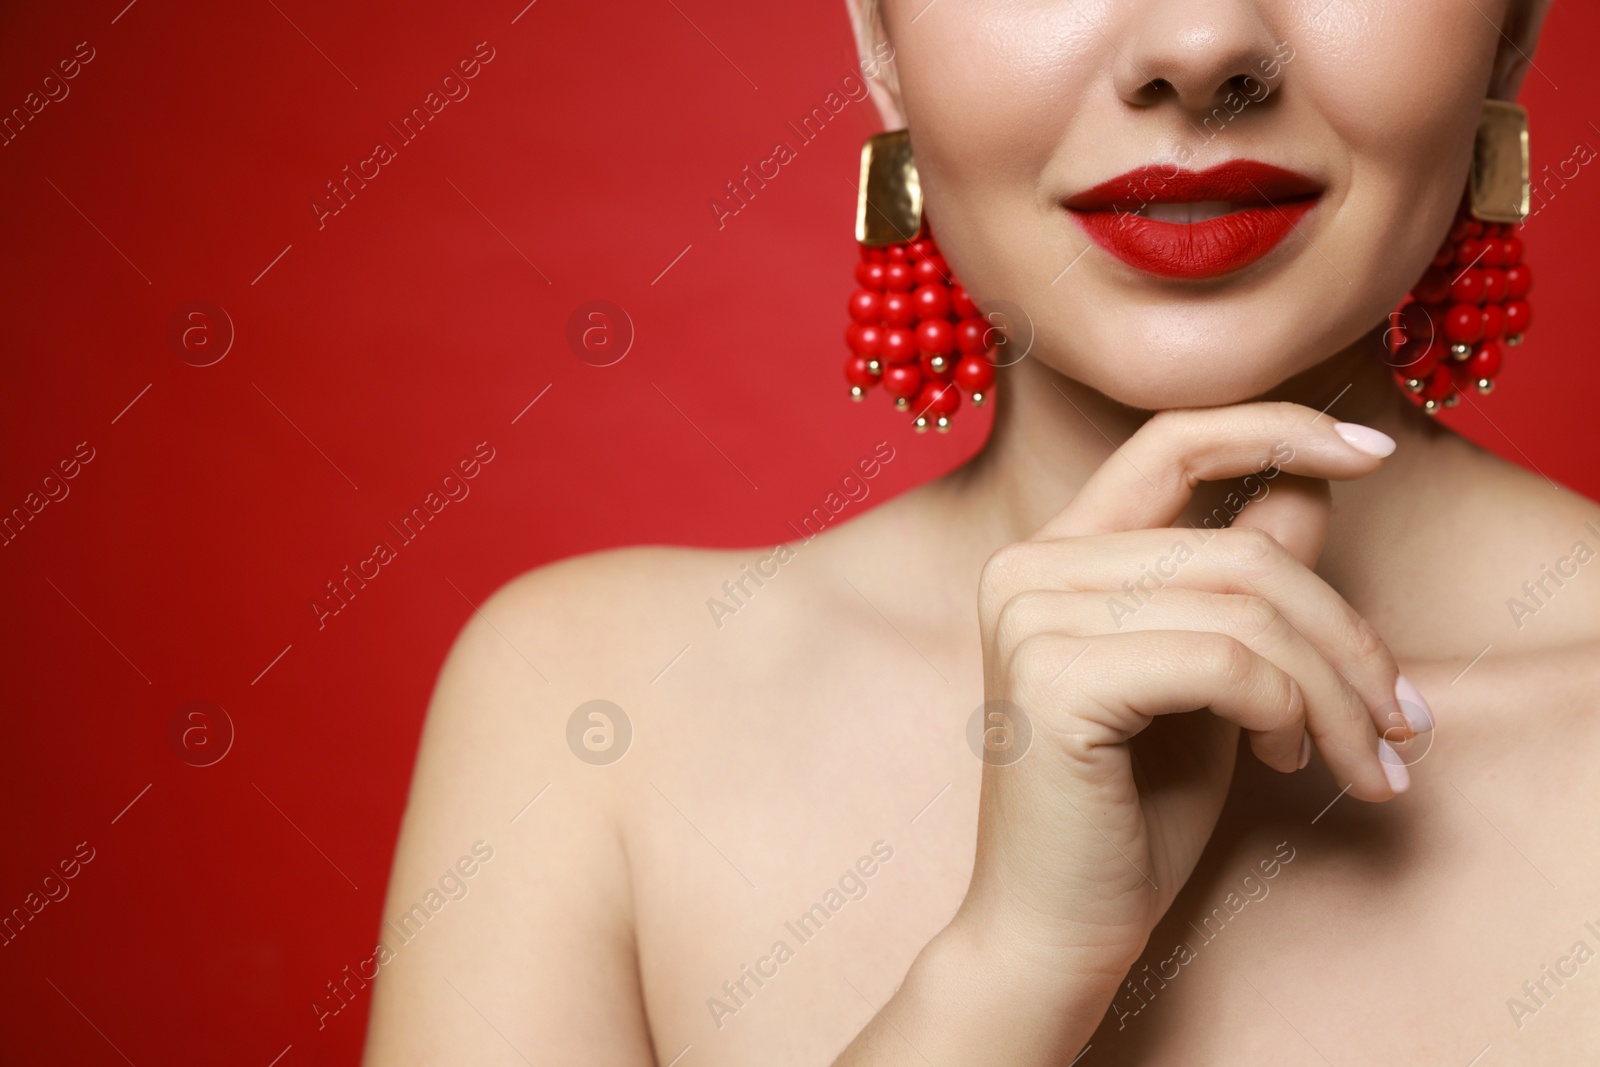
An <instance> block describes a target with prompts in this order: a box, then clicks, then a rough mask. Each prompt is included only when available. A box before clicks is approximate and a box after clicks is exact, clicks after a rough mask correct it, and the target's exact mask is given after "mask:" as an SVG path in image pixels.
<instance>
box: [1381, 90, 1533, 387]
mask: <svg viewBox="0 0 1600 1067" xmlns="http://www.w3.org/2000/svg"><path fill="white" fill-rule="evenodd" d="M1531 198H1532V182H1531V180H1530V176H1529V171H1528V113H1527V111H1526V110H1524V109H1523V108H1521V107H1518V106H1517V105H1516V104H1508V103H1505V102H1503V101H1498V100H1488V101H1485V102H1484V112H1483V118H1482V119H1481V120H1480V122H1479V125H1478V137H1477V142H1476V145H1475V147H1474V151H1473V165H1472V181H1471V184H1470V186H1469V188H1468V191H1467V195H1466V196H1465V197H1463V199H1462V203H1461V208H1460V210H1459V211H1458V212H1457V215H1456V220H1455V222H1454V223H1453V224H1452V225H1451V227H1450V232H1449V234H1448V235H1446V237H1445V240H1444V244H1443V245H1441V246H1440V248H1439V251H1438V253H1437V254H1435V255H1434V257H1433V262H1432V264H1430V265H1429V267H1428V269H1427V270H1426V271H1425V272H1424V273H1423V275H1422V278H1421V279H1420V280H1419V281H1418V282H1417V284H1416V285H1414V286H1412V288H1411V294H1410V297H1411V298H1410V300H1409V301H1408V302H1406V303H1405V304H1403V305H1402V306H1401V307H1400V309H1399V310H1397V311H1395V312H1394V313H1393V314H1392V315H1391V316H1390V328H1389V330H1388V332H1387V334H1386V337H1385V340H1386V341H1387V348H1388V353H1389V354H1388V361H1389V365H1390V366H1391V367H1392V368H1393V369H1394V374H1395V380H1396V381H1397V382H1399V383H1400V385H1401V387H1402V388H1403V389H1404V390H1405V391H1406V393H1407V394H1409V395H1410V396H1412V397H1413V398H1415V399H1416V401H1417V402H1418V403H1419V404H1420V405H1421V406H1422V408H1423V410H1425V411H1427V412H1428V414H1430V415H1433V414H1437V413H1438V411H1439V410H1440V408H1448V407H1455V406H1456V404H1458V403H1460V400H1461V394H1462V393H1464V392H1465V391H1466V390H1467V389H1468V388H1469V387H1471V388H1476V389H1477V390H1478V392H1480V393H1487V392H1489V391H1490V390H1492V389H1493V388H1494V378H1495V375H1497V374H1499V373H1500V366H1501V363H1502V361H1503V360H1504V358H1505V349H1506V348H1510V347H1514V346H1516V345H1518V344H1521V343H1522V335H1523V334H1524V333H1525V332H1526V331H1527V329H1528V326H1529V325H1530V323H1531V322H1532V318H1533V309H1532V307H1531V305H1529V303H1528V301H1527V296H1528V291H1529V290H1530V289H1531V288H1532V287H1533V273H1532V271H1531V270H1529V268H1528V265H1527V264H1526V263H1524V262H1523V261H1522V253H1523V248H1522V240H1521V239H1520V238H1518V237H1517V236H1516V235H1515V233H1513V228H1514V226H1515V224H1517V223H1519V222H1521V221H1522V219H1524V218H1526V217H1527V214H1528V208H1529V201H1530V200H1531Z"/></svg>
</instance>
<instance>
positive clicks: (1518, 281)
mask: <svg viewBox="0 0 1600 1067" xmlns="http://www.w3.org/2000/svg"><path fill="white" fill-rule="evenodd" d="M1532 288H1533V270H1532V268H1530V267H1529V266H1528V265H1527V264H1526V263H1519V264H1517V265H1516V266H1514V267H1507V268H1506V295H1507V296H1509V297H1510V298H1511V299H1513V300H1521V299H1522V298H1523V297H1525V296H1527V295H1528V290H1530V289H1532Z"/></svg>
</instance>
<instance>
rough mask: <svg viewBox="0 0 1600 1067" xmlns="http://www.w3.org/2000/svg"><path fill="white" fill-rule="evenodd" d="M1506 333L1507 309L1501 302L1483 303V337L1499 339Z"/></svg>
mask: <svg viewBox="0 0 1600 1067" xmlns="http://www.w3.org/2000/svg"><path fill="white" fill-rule="evenodd" d="M1505 335H1506V309H1505V308H1503V307H1501V306H1500V305H1499V304H1485V305H1483V337H1484V340H1485V341H1498V340H1500V338H1502V337H1504V336H1505Z"/></svg>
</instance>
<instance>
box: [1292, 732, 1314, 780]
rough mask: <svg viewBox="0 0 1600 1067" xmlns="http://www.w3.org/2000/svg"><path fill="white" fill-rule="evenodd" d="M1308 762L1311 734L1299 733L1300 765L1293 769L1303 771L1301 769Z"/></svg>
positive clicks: (1309, 758) (1304, 767)
mask: <svg viewBox="0 0 1600 1067" xmlns="http://www.w3.org/2000/svg"><path fill="white" fill-rule="evenodd" d="M1310 762H1311V735H1310V734H1301V735H1300V766H1299V767H1296V768H1295V769H1296V770H1300V771H1303V770H1305V769H1306V764H1308V763H1310Z"/></svg>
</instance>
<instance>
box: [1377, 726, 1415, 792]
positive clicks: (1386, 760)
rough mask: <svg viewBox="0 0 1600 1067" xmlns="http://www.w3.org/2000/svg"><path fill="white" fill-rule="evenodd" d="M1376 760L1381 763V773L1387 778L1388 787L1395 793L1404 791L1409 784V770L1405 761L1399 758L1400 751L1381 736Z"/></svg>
mask: <svg viewBox="0 0 1600 1067" xmlns="http://www.w3.org/2000/svg"><path fill="white" fill-rule="evenodd" d="M1378 762H1379V763H1381V764H1383V774H1384V777H1386V778H1388V779H1389V788H1390V789H1393V790H1394V791H1395V792H1396V793H1404V792H1405V791H1406V789H1407V787H1409V786H1410V785H1411V772H1410V771H1409V770H1407V769H1406V761H1405V760H1403V759H1401V758H1400V753H1398V752H1396V751H1395V750H1394V746H1393V745H1391V744H1389V742H1387V741H1385V740H1384V739H1383V738H1381V737H1380V738H1378Z"/></svg>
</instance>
